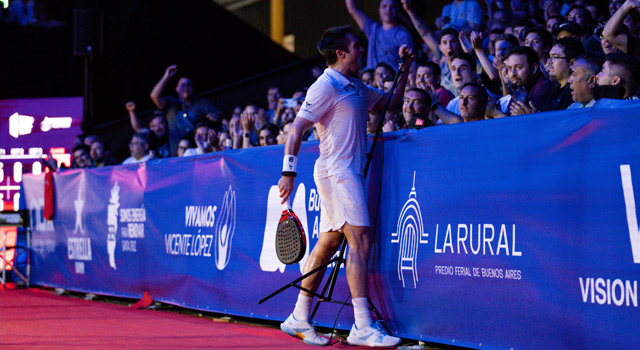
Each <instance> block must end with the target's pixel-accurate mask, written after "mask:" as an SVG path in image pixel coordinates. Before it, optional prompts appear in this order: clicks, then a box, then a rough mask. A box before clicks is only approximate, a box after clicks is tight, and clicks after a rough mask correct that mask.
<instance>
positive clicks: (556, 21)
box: [546, 16, 564, 33]
mask: <svg viewBox="0 0 640 350" xmlns="http://www.w3.org/2000/svg"><path fill="white" fill-rule="evenodd" d="M562 22H564V17H562V16H551V17H549V18H548V19H547V23H546V29H547V31H548V32H549V33H553V32H554V31H555V30H556V28H558V26H559V25H560V24H561V23H562Z"/></svg>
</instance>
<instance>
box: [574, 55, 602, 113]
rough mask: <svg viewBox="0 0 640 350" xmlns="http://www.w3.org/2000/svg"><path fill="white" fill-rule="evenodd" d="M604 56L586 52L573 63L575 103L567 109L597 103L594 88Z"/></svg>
mask: <svg viewBox="0 0 640 350" xmlns="http://www.w3.org/2000/svg"><path fill="white" fill-rule="evenodd" d="M602 63H603V60H602V57H600V56H599V55H595V54H593V53H589V52H588V53H586V54H584V55H582V56H580V57H578V58H577V59H576V60H575V61H574V62H573V63H572V64H571V76H570V77H569V84H571V90H572V93H571V96H572V97H573V101H574V103H573V104H571V105H570V106H569V107H568V108H567V109H576V108H584V107H591V106H593V105H594V104H595V103H596V100H595V97H594V90H595V88H596V86H597V85H598V77H597V74H598V72H600V70H601V69H602Z"/></svg>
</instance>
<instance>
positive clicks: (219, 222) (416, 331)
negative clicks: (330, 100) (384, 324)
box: [23, 100, 640, 349]
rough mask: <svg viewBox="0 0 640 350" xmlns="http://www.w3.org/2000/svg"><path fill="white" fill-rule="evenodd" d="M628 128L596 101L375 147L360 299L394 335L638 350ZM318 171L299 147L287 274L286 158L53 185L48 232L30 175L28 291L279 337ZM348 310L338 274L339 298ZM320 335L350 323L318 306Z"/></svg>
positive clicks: (74, 173) (192, 163) (63, 179)
mask: <svg viewBox="0 0 640 350" xmlns="http://www.w3.org/2000/svg"><path fill="white" fill-rule="evenodd" d="M637 115H640V106H638V105H637V104H634V103H632V102H629V103H626V102H615V103H614V102H612V101H606V100H604V101H599V103H598V104H597V105H596V106H595V107H594V108H592V109H584V110H574V111H562V112H553V113H538V114H535V115H527V116H520V117H511V118H504V119H501V120H489V121H483V122H473V123H466V124H458V125H448V126H438V127H432V128H426V129H422V130H419V131H416V130H401V131H397V132H395V133H389V134H385V135H383V136H384V139H383V140H382V141H381V142H380V143H379V144H378V145H377V147H376V157H375V161H374V166H373V167H372V169H371V171H370V176H369V178H368V180H367V185H366V187H367V189H368V192H369V206H370V215H371V221H372V227H373V231H374V235H375V238H374V240H375V244H374V247H373V250H372V254H371V259H370V263H371V265H372V272H371V274H370V282H369V290H370V295H371V297H372V300H373V302H374V304H375V305H376V306H377V307H378V309H379V311H380V312H381V313H382V315H383V316H384V317H385V319H386V320H387V321H388V325H389V326H390V328H391V329H392V330H393V333H394V334H395V335H397V336H401V337H406V338H411V339H418V340H425V341H432V342H438V343H443V344H451V345H458V346H465V347H470V348H477V349H485V348H489V349H511V348H513V349H540V348H551V349H567V348H575V349H577V348H580V349H596V348H602V347H603V346H604V347H611V348H633V347H635V346H637V344H640V312H639V309H638V276H640V228H639V226H638V219H637V210H636V200H635V195H634V194H635V192H636V191H637V190H635V191H634V178H633V176H632V174H634V173H635V174H636V178H638V176H640V175H638V174H640V140H639V139H638V137H637V130H640V119H638V118H636V116H637ZM370 141H371V140H370ZM369 144H371V142H370V143H369ZM317 155H318V144H317V142H305V143H303V146H302V149H301V151H300V154H299V157H298V159H299V160H298V162H299V163H298V170H299V173H298V177H297V178H296V190H295V191H294V193H293V194H292V206H293V209H294V211H295V212H296V213H297V214H298V216H299V217H300V220H301V221H302V223H303V225H304V226H305V229H306V232H305V233H306V234H307V236H308V237H307V238H308V239H307V240H306V241H307V242H308V243H307V244H308V245H309V246H308V249H307V255H306V256H305V257H304V259H303V260H302V261H301V262H300V263H299V264H295V265H291V266H285V265H283V264H282V263H280V262H279V260H278V259H277V256H276V252H275V232H276V227H277V223H278V219H279V218H280V213H281V207H280V198H279V191H278V188H277V182H278V179H279V178H280V171H281V162H282V156H283V147H282V146H271V147H260V148H254V149H246V150H230V151H225V152H222V153H217V154H211V155H205V156H196V157H188V158H179V159H178V158H175V159H165V160H158V161H152V162H147V163H143V164H139V165H135V164H134V165H126V166H115V167H105V168H98V169H89V170H66V171H62V172H58V173H56V174H55V175H54V185H55V193H56V198H55V216H54V219H53V220H51V221H48V220H45V219H44V218H43V215H42V210H43V206H44V205H43V204H44V199H43V189H44V176H42V175H41V176H34V175H25V176H24V179H23V191H24V199H25V202H26V205H27V207H28V209H29V210H30V212H31V219H32V220H31V222H32V231H33V238H32V246H33V253H32V259H31V261H32V270H31V271H32V283H33V284H38V285H45V286H51V287H61V288H66V289H70V290H76V291H84V292H91V293H97V294H106V295H114V296H122V297H130V298H139V297H141V296H142V293H143V292H145V291H146V292H148V293H149V294H150V295H151V297H152V298H153V299H154V300H157V301H162V302H167V303H171V304H176V305H181V306H185V307H189V308H194V309H199V310H207V311H213V312H220V313H225V314H231V315H238V316H248V317H255V318H260V319H271V320H284V319H285V318H286V317H287V316H288V314H289V313H290V312H291V311H292V310H293V307H294V304H295V300H296V299H295V298H296V295H297V293H298V290H297V289H295V288H290V289H288V290H286V291H285V292H283V293H281V294H279V295H277V296H275V297H274V298H273V299H271V300H269V301H267V302H265V303H264V304H260V305H259V304H257V301H258V300H260V299H262V298H263V297H265V296H266V295H268V294H270V293H271V292H273V291H275V290H277V289H278V288H280V287H282V286H284V285H286V284H287V283H289V282H290V281H292V280H293V279H295V278H297V277H299V276H300V272H301V270H302V266H303V265H304V263H305V262H306V259H307V256H308V252H309V251H310V250H311V249H312V248H313V246H314V244H315V242H317V239H318V236H319V234H320V232H319V227H320V199H319V197H318V194H317V189H316V186H315V183H314V181H313V176H312V174H313V165H314V162H315V159H316V158H317ZM635 185H636V189H637V188H638V187H639V186H640V184H639V183H636V184H635ZM348 297H349V290H348V286H347V282H346V277H345V274H344V268H343V269H342V271H341V273H340V277H339V279H338V283H337V285H336V290H335V292H334V298H335V299H337V300H348ZM315 321H318V322H319V323H320V324H321V325H323V326H329V327H331V326H333V324H334V322H336V325H337V327H338V328H341V329H349V328H350V327H351V324H352V322H353V313H352V309H351V308H350V307H345V308H343V309H342V310H340V306H339V305H336V304H328V303H324V304H323V305H321V307H320V309H319V313H318V315H317V316H316V317H315Z"/></svg>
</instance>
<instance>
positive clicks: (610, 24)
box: [602, 0, 640, 58]
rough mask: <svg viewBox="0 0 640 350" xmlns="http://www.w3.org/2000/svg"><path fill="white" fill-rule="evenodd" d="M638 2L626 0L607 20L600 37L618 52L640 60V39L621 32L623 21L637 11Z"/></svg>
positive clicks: (639, 6) (637, 0)
mask: <svg viewBox="0 0 640 350" xmlns="http://www.w3.org/2000/svg"><path fill="white" fill-rule="evenodd" d="M638 8H640V0H626V1H625V2H624V3H623V4H622V5H621V6H620V7H619V8H618V10H616V12H615V13H614V14H613V15H612V16H611V18H609V20H608V21H607V24H606V25H605V26H604V29H603V30H602V36H603V38H605V39H606V40H607V41H608V42H610V43H611V44H613V46H615V47H617V48H618V49H619V50H620V51H622V52H624V53H627V54H630V55H632V56H634V57H636V58H640V39H638V37H634V36H632V35H629V33H624V32H623V29H622V28H623V27H622V26H623V25H624V21H625V19H626V17H627V15H629V14H630V13H631V12H633V11H638V10H637V9H638Z"/></svg>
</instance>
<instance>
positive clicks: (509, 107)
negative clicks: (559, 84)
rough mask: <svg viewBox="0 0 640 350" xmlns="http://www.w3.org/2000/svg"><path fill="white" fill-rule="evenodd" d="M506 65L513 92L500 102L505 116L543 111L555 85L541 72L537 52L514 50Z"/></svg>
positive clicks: (526, 48)
mask: <svg viewBox="0 0 640 350" xmlns="http://www.w3.org/2000/svg"><path fill="white" fill-rule="evenodd" d="M505 64H506V66H507V72H508V75H509V80H510V82H511V85H512V86H513V91H512V92H511V93H510V94H509V95H507V96H504V97H502V98H501V99H500V100H499V101H498V102H499V104H500V106H501V111H502V112H503V113H505V115H521V114H529V113H534V112H536V111H539V110H541V109H542V107H543V106H544V105H545V103H546V101H547V99H548V98H549V97H550V96H551V94H552V93H553V88H554V84H553V82H551V81H550V80H549V79H547V78H545V77H544V76H543V75H542V73H541V72H540V66H539V65H540V63H539V60H538V55H536V53H535V51H533V49H532V48H530V47H526V46H519V47H516V48H513V49H512V50H511V51H510V52H509V54H508V56H507V60H506V61H505ZM494 117H497V116H494Z"/></svg>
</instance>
